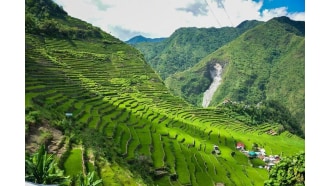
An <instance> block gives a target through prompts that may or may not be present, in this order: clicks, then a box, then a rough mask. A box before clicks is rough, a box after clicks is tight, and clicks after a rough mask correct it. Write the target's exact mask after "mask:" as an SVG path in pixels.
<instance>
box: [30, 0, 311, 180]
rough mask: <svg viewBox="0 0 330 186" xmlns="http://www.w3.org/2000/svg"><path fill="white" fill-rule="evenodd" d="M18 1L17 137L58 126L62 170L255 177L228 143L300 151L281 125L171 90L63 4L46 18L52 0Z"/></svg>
mask: <svg viewBox="0 0 330 186" xmlns="http://www.w3.org/2000/svg"><path fill="white" fill-rule="evenodd" d="M26 3H27V2H26ZM42 3H44V4H42ZM26 7H27V9H26V10H27V11H26V18H27V19H30V22H27V23H29V24H27V26H26V33H25V34H26V37H25V42H26V43H25V44H26V52H25V57H26V58H25V100H26V102H25V104H26V105H25V107H26V124H25V126H26V138H29V137H30V136H31V134H32V133H33V131H31V130H32V129H33V128H38V127H40V126H43V125H47V126H48V128H56V129H57V130H59V131H60V132H61V133H62V135H63V137H62V140H60V141H59V143H58V147H59V148H58V149H65V152H64V153H61V155H59V157H58V159H59V165H60V167H61V168H62V169H64V171H65V174H66V175H70V176H72V177H73V176H76V174H78V173H81V172H83V173H85V174H86V172H91V171H96V173H97V178H100V179H102V180H103V185H146V184H148V185H152V184H158V185H206V186H207V185H215V184H216V183H225V184H226V185H263V182H264V180H266V179H267V178H268V172H267V171H266V170H265V169H260V168H254V167H252V166H251V164H250V163H253V161H252V160H251V161H250V159H249V158H248V157H247V156H245V155H244V154H243V153H241V152H239V151H238V150H237V149H236V146H235V145H236V142H238V141H241V142H243V143H245V145H246V148H247V149H251V148H252V146H253V145H254V143H256V144H259V145H260V146H263V147H264V149H265V150H266V151H267V152H268V153H269V154H281V152H283V153H285V155H292V154H295V153H297V152H300V151H304V147H305V144H304V140H303V139H301V138H299V137H297V136H295V135H292V134H291V133H290V132H288V131H283V132H282V133H278V135H275V136H273V135H270V134H269V131H270V130H271V131H273V130H274V131H278V129H279V127H280V126H279V125H278V124H273V125H271V124H269V123H262V124H260V125H259V126H257V127H256V126H249V125H246V124H245V123H244V122H241V121H239V120H237V119H236V116H235V117H233V116H232V115H231V116H229V115H228V113H227V112H226V111H225V110H223V109H199V108H194V107H192V106H191V105H190V104H188V103H187V102H185V101H183V100H182V99H180V98H179V97H174V96H173V95H171V94H170V93H169V91H168V90H167V89H166V87H165V86H164V83H163V82H162V81H161V80H160V78H159V76H158V75H157V74H156V73H155V72H154V71H153V70H152V69H151V67H150V66H149V65H148V64H147V63H146V62H145V61H144V59H143V56H142V54H141V53H140V52H139V51H137V50H136V49H134V48H133V47H131V46H129V45H127V44H125V43H123V42H121V41H120V40H118V39H116V38H114V37H113V36H111V35H109V34H107V33H105V32H103V31H102V30H100V29H97V28H95V27H93V26H92V25H90V24H88V23H86V22H83V21H80V20H78V19H75V18H72V17H70V16H68V15H67V14H66V13H65V12H64V11H62V13H61V14H58V15H56V16H54V12H53V9H54V8H55V9H58V8H59V7H58V6H57V5H56V4H54V3H52V1H50V0H45V1H38V0H32V1H31V0H30V1H28V3H27V4H26ZM32 7H37V8H35V9H33V8H32ZM38 10H43V13H42V14H40V12H38ZM56 12H58V11H56ZM30 23H31V24H30ZM46 24H49V25H50V26H49V27H46V26H43V25H46ZM40 138H42V139H44V140H40V141H41V143H43V142H45V143H47V142H49V141H51V142H52V140H53V139H54V137H53V136H52V134H51V133H45V134H43V135H42V136H40ZM27 141H28V140H27ZM52 144H53V143H52ZM214 145H217V146H218V147H219V149H220V150H221V154H220V155H215V154H212V150H213V149H214ZM60 147H65V148H60ZM53 150H54V151H56V149H55V148H54V149H53ZM232 152H236V155H235V156H233V155H232ZM55 153H56V152H55Z"/></svg>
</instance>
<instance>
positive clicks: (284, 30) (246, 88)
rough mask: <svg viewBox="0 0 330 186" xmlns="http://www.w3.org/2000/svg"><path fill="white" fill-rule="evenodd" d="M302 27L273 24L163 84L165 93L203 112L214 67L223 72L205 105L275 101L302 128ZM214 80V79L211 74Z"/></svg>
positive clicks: (300, 23)
mask: <svg viewBox="0 0 330 186" xmlns="http://www.w3.org/2000/svg"><path fill="white" fill-rule="evenodd" d="M304 27H305V22H303V21H293V20H290V19H289V18H287V17H279V18H273V19H271V20H269V21H268V22H266V23H262V24H259V25H258V26H256V27H254V28H252V29H250V30H248V31H247V32H245V33H244V34H242V35H241V36H240V37H238V38H237V39H235V40H233V41H232V42H230V43H228V44H227V45H225V46H223V47H221V48H220V49H218V50H217V51H215V52H213V53H212V54H210V55H208V56H207V57H205V58H204V59H202V60H201V61H200V62H199V63H198V64H196V65H195V66H194V67H192V68H190V69H188V70H186V71H184V72H180V73H177V74H175V75H173V76H171V77H169V78H168V79H167V80H166V82H165V83H166V85H167V87H168V88H169V89H170V90H171V91H172V92H173V93H174V94H175V95H179V96H181V97H183V98H185V99H186V100H188V101H189V102H191V103H193V104H195V105H199V106H202V102H203V96H204V92H205V91H206V90H207V89H208V88H209V87H210V85H211V83H212V82H213V78H212V71H213V72H214V70H215V69H214V67H213V66H214V65H215V64H217V63H218V64H220V65H221V67H222V72H221V77H220V78H221V81H220V86H219V87H218V88H217V89H216V91H215V93H214V95H213V97H212V98H210V99H211V101H210V105H211V106H216V105H218V104H220V103H222V102H223V101H225V100H228V99H229V100H232V101H237V102H244V103H246V104H257V103H260V102H264V101H275V102H277V103H278V104H279V105H280V106H283V108H286V109H288V111H289V112H290V114H291V115H292V118H294V119H295V120H296V123H297V122H298V123H299V124H300V125H301V126H302V127H303V126H304V122H305V121H304V116H305V106H304V101H305V84H304V82H305V36H304V33H305V29H304ZM213 74H214V73H213Z"/></svg>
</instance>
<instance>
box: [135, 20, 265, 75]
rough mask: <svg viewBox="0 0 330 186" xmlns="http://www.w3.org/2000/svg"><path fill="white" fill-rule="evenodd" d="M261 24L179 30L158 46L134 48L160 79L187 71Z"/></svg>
mask: <svg viewBox="0 0 330 186" xmlns="http://www.w3.org/2000/svg"><path fill="white" fill-rule="evenodd" d="M259 23H260V22H258V21H245V22H243V23H241V24H240V25H238V26H237V27H236V28H233V27H224V28H180V29H178V30H176V31H175V32H174V33H173V34H172V35H171V36H170V37H169V38H167V39H165V40H163V41H162V42H159V43H138V44H135V45H134V47H136V48H137V49H139V50H140V51H141V52H142V53H143V54H144V56H145V58H146V61H147V62H148V63H149V64H150V65H151V67H152V68H153V69H154V70H155V71H156V72H157V73H158V74H159V75H160V77H161V78H162V79H164V80H165V79H166V78H167V77H168V76H170V75H172V74H174V73H176V72H180V71H183V70H186V69H188V68H190V67H192V66H193V65H195V64H196V63H198V62H199V61H200V60H201V59H202V58H203V57H205V56H207V55H208V54H210V53H211V52H213V51H215V50H216V49H218V48H219V47H221V46H223V45H225V44H226V43H228V42H230V41H232V40H233V39H235V38H236V37H238V36H239V35H240V34H242V33H243V32H245V31H246V30H248V29H250V28H253V27H255V26H256V25H258V24H259Z"/></svg>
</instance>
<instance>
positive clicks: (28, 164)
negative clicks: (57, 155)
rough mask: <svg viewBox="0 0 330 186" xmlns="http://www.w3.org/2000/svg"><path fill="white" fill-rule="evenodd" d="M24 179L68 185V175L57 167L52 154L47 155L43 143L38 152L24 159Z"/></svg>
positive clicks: (40, 182) (39, 182)
mask: <svg viewBox="0 0 330 186" xmlns="http://www.w3.org/2000/svg"><path fill="white" fill-rule="evenodd" d="M25 180H27V181H31V182H34V183H38V184H60V185H68V184H69V183H70V179H69V177H65V176H64V175H63V171H62V170H60V169H59V168H58V167H57V163H56V162H55V159H54V157H53V155H52V154H51V155H49V154H48V153H47V151H46V147H45V145H41V146H40V148H39V150H38V152H36V153H35V154H33V155H32V156H27V157H26V159H25Z"/></svg>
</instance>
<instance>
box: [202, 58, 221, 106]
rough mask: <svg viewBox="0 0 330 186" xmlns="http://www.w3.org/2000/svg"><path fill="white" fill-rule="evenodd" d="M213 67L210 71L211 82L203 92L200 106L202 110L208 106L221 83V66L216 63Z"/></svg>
mask: <svg viewBox="0 0 330 186" xmlns="http://www.w3.org/2000/svg"><path fill="white" fill-rule="evenodd" d="M213 67H214V69H212V70H211V71H210V73H211V77H212V79H213V82H212V83H211V85H210V87H209V88H208V89H207V90H206V91H205V92H204V97H203V103H202V106H203V107H204V108H206V107H208V106H209V104H210V102H211V100H212V97H213V94H214V92H215V91H216V90H217V88H218V87H219V85H220V81H221V72H222V67H221V65H220V64H219V63H216V64H215V65H214V66H213Z"/></svg>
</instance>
